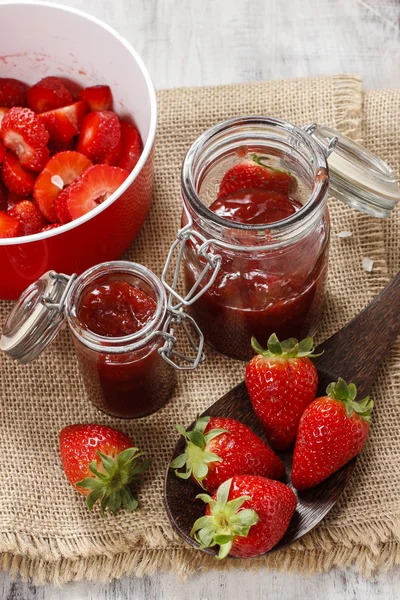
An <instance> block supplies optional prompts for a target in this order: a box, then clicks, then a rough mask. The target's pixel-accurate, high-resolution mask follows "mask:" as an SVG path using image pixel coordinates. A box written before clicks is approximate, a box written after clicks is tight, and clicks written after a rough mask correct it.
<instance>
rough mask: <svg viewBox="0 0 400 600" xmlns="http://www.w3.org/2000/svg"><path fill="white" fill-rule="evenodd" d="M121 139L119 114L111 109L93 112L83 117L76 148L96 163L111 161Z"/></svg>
mask: <svg viewBox="0 0 400 600" xmlns="http://www.w3.org/2000/svg"><path fill="white" fill-rule="evenodd" d="M120 139H121V125H120V123H119V119H118V116H117V115H116V114H115V113H114V112H112V111H110V110H103V111H100V112H93V113H89V114H88V115H86V117H85V118H84V119H83V123H82V127H81V131H80V133H79V138H78V143H77V145H76V149H77V151H78V152H82V154H86V156H87V157H88V158H90V160H92V161H93V162H94V163H109V161H110V159H111V160H112V159H113V156H114V154H113V153H115V149H116V147H117V146H118V144H119V142H120Z"/></svg>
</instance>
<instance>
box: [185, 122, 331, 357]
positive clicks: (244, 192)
mask: <svg viewBox="0 0 400 600" xmlns="http://www.w3.org/2000/svg"><path fill="white" fill-rule="evenodd" d="M237 165H241V167H240V169H239V170H238V171H237V173H235V169H237ZM263 167H266V169H265V170H266V174H267V175H268V177H269V174H271V173H272V174H274V173H276V174H278V175H277V177H276V178H275V179H276V187H275V188H274V185H273V184H270V183H268V181H267V179H268V177H264V175H263ZM232 168H234V170H233V171H231V170H232ZM260 168H261V175H260V174H259V173H257V172H256V173H255V175H254V173H253V172H252V170H254V169H256V171H257V169H260ZM242 172H243V173H244V174H243V173H242ZM228 173H233V174H234V175H235V176H234V177H229V176H228V175H227V174H228ZM282 174H286V175H287V179H289V185H288V186H286V187H285V184H284V181H283V180H284V179H285V177H284V175H282ZM280 175H282V176H281V177H280ZM242 177H243V179H242V181H241V178H242ZM246 177H247V179H246ZM280 179H281V180H280ZM227 180H229V181H228V182H227ZM264 180H265V181H264ZM328 180H329V178H328V170H327V164H326V157H325V155H324V152H323V151H322V149H321V148H320V147H319V146H318V144H316V143H315V142H314V140H312V139H311V137H310V136H309V135H308V134H307V133H306V132H305V131H303V130H302V129H299V128H297V127H295V126H293V125H290V124H289V123H286V122H284V121H280V120H277V119H269V118H266V117H248V118H242V119H233V120H231V121H227V122H225V123H222V124H220V125H217V126H215V127H214V128H212V129H210V130H209V131H207V132H206V133H204V134H203V135H202V136H200V138H198V139H197V140H196V142H195V143H194V144H193V146H192V147H191V148H190V150H189V152H188V154H187V155H186V158H185V161H184V164H183V169H182V191H183V202H184V211H183V216H182V225H183V226H185V225H187V226H188V228H189V227H190V229H191V230H192V232H193V233H194V234H195V235H194V236H193V235H192V236H191V237H189V238H188V239H187V240H186V243H185V248H184V255H183V261H184V275H185V285H186V291H187V293H189V291H190V290H191V289H192V288H193V286H195V285H196V282H197V287H196V293H197V294H198V296H197V299H196V301H195V302H193V303H192V304H191V305H190V312H191V314H192V316H193V317H194V318H195V320H196V321H197V323H198V325H199V326H200V328H201V329H202V331H203V334H204V337H205V340H206V342H208V344H210V345H211V346H212V347H214V348H215V349H216V350H218V351H219V352H222V353H223V354H226V355H228V356H231V357H234V358H239V359H248V358H250V357H251V356H252V349H251V344H250V341H251V337H252V336H255V337H256V338H257V340H258V342H259V343H260V344H261V345H264V346H265V345H266V343H267V340H268V338H269V336H270V335H271V333H276V334H277V335H278V337H279V338H280V339H285V338H288V337H297V338H300V339H301V338H303V337H305V336H307V335H312V334H313V333H315V331H316V329H317V326H318V323H319V320H320V318H321V315H322V311H323V305H324V298H325V284H326V277H327V265H328V247H329V229H330V227H329V214H328V209H327V206H326V200H327V190H328ZM227 183H229V185H227ZM232 185H233V187H235V186H237V187H238V189H237V190H235V189H233V191H232ZM229 186H230V187H229ZM268 186H269V187H268ZM282 186H283V187H282ZM196 234H198V235H196ZM205 253H207V255H208V257H209V258H211V260H212V258H214V259H215V257H216V256H219V257H220V258H219V259H218V260H219V264H218V266H217V271H218V272H217V273H216V277H215V280H214V281H213V283H212V285H211V287H209V282H210V280H211V277H213V276H215V272H213V269H212V270H211V271H209V272H208V274H207V275H206V276H205V277H203V278H201V273H202V271H203V269H204V267H205V265H206V258H205ZM214 271H215V270H214ZM199 280H200V281H199Z"/></svg>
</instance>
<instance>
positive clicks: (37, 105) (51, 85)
mask: <svg viewBox="0 0 400 600" xmlns="http://www.w3.org/2000/svg"><path fill="white" fill-rule="evenodd" d="M27 101H28V106H29V108H31V109H32V110H34V111H35V112H37V113H42V112H45V111H47V110H54V109H55V108H61V107H62V106H67V104H72V102H73V101H74V99H73V97H72V94H71V93H70V92H69V91H68V90H67V88H66V87H65V85H64V84H63V82H62V81H61V79H59V78H58V77H45V78H44V79H41V80H40V81H38V83H35V85H33V86H32V87H31V88H29V90H28V96H27Z"/></svg>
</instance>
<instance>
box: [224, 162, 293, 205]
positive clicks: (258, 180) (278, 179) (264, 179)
mask: <svg viewBox="0 0 400 600" xmlns="http://www.w3.org/2000/svg"><path fill="white" fill-rule="evenodd" d="M296 187H297V181H296V179H295V178H294V177H293V176H292V175H291V174H290V173H288V172H287V171H280V170H278V169H274V168H272V167H270V166H268V163H266V157H263V156H260V155H258V154H253V155H252V156H251V159H247V160H244V161H242V162H240V163H237V164H236V165H234V166H233V167H231V168H230V169H229V170H228V171H227V172H226V173H225V175H224V176H223V178H222V180H221V183H220V186H219V193H218V198H221V197H222V196H227V195H228V194H231V193H232V192H237V191H238V190H243V189H248V188H262V189H265V190H269V191H272V192H279V193H280V194H283V195H285V196H289V195H290V194H291V193H293V192H294V191H295V190H296Z"/></svg>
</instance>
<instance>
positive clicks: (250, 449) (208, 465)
mask: <svg viewBox="0 0 400 600" xmlns="http://www.w3.org/2000/svg"><path fill="white" fill-rule="evenodd" d="M176 428H177V430H178V432H179V433H180V434H181V435H183V437H184V438H185V440H186V449H185V452H184V453H183V454H181V455H179V456H178V457H177V458H175V459H174V460H173V461H172V462H171V465H170V467H171V468H172V469H180V468H182V467H185V471H183V472H181V471H178V470H176V471H175V473H176V475H177V476H178V477H180V478H182V479H188V478H189V477H192V479H193V480H194V481H196V483H198V484H199V485H201V487H203V488H204V489H205V490H208V491H209V492H212V491H214V490H216V489H217V488H218V486H220V485H221V483H223V482H224V481H226V480H227V479H229V478H230V477H232V476H233V475H262V476H263V477H270V478H271V479H279V478H280V477H282V476H283V474H284V472H285V467H284V466H283V463H282V461H281V460H280V458H278V457H277V456H276V455H275V454H274V452H273V451H272V450H271V449H270V448H268V446H267V445H266V444H264V442H263V441H262V440H260V438H259V437H258V436H257V435H256V434H255V433H253V432H252V431H251V429H249V428H248V427H246V425H243V423H240V422H239V421H236V420H235V419H230V418H228V417H201V418H199V419H198V420H197V422H196V424H195V426H194V428H193V430H192V431H185V429H184V428H183V427H182V425H177V427H176Z"/></svg>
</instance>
